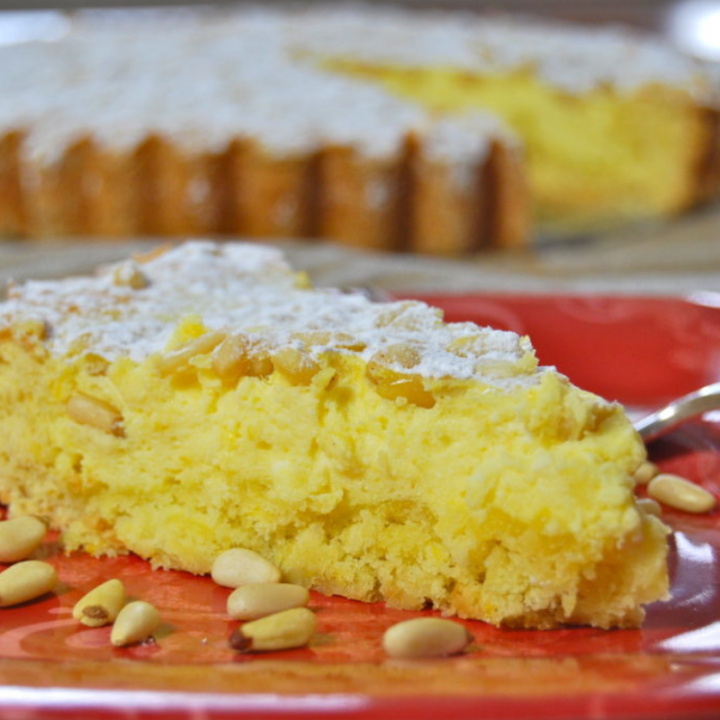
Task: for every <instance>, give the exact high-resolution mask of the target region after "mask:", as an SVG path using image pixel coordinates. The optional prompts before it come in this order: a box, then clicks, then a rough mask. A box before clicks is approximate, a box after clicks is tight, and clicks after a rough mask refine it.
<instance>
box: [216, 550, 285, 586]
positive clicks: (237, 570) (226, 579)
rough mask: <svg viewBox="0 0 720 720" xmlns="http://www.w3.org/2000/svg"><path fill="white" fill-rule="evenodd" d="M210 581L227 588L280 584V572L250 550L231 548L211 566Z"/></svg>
mask: <svg viewBox="0 0 720 720" xmlns="http://www.w3.org/2000/svg"><path fill="white" fill-rule="evenodd" d="M210 574H211V575H212V579H213V580H214V581H215V582H216V583H217V584H218V585H222V586H224V587H229V588H238V587H240V586H241V585H256V584H258V583H277V582H280V571H279V570H278V569H277V568H276V567H275V565H273V564H272V563H271V562H270V561H269V560H266V559H265V558H264V557H261V556H260V555H258V554H257V553H256V552H253V551H252V550H246V549H245V548H232V549H231V550H226V551H225V552H222V553H220V554H219V555H218V556H217V557H216V558H215V562H213V564H212V570H211V572H210Z"/></svg>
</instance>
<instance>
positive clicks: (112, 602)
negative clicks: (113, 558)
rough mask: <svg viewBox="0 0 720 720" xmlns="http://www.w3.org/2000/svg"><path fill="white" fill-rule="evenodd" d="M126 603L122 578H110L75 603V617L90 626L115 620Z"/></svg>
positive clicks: (98, 625) (100, 625) (101, 624)
mask: <svg viewBox="0 0 720 720" xmlns="http://www.w3.org/2000/svg"><path fill="white" fill-rule="evenodd" d="M124 605H125V586H124V585H123V584H122V582H121V581H120V580H115V579H113V580H108V581H107V582H104V583H103V584H102V585H98V586H97V587H96V588H94V589H93V590H91V591H90V592H89V593H87V594H86V595H85V596H84V597H82V598H80V600H78V601H77V603H75V607H74V608H73V617H74V618H75V619H76V620H79V621H80V622H81V623H82V624H83V625H87V626H88V627H102V626H103V625H107V624H108V623H111V622H115V618H117V616H118V614H119V612H120V611H121V610H122V608H123V606H124Z"/></svg>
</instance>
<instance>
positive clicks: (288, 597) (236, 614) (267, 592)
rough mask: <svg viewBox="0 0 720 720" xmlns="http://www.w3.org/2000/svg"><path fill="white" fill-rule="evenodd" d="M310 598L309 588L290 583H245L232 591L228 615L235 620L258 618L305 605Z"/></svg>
mask: <svg viewBox="0 0 720 720" xmlns="http://www.w3.org/2000/svg"><path fill="white" fill-rule="evenodd" d="M309 600H310V593H309V592H308V591H307V588H304V587H302V586H301V585H291V584H289V583H258V584H254V585H243V586H241V587H239V588H237V589H236V590H233V592H232V593H230V597H228V600H227V611H228V615H229V616H230V617H231V618H233V619H234V620H257V619H258V618H261V617H266V616H267V615H273V614H274V613H278V612H282V611H283V610H290V609H291V608H297V607H305V606H306V605H307V604H308V601H309Z"/></svg>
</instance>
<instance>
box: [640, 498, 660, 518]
mask: <svg viewBox="0 0 720 720" xmlns="http://www.w3.org/2000/svg"><path fill="white" fill-rule="evenodd" d="M637 505H638V507H639V508H640V509H641V510H643V511H644V512H645V513H646V514H647V515H654V516H655V517H660V516H661V515H662V508H661V507H660V503H657V502H655V500H653V499H652V498H640V499H639V500H638V501H637Z"/></svg>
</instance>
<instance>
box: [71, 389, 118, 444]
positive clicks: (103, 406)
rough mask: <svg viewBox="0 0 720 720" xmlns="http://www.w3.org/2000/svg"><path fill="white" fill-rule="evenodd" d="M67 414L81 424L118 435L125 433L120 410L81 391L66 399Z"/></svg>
mask: <svg viewBox="0 0 720 720" xmlns="http://www.w3.org/2000/svg"><path fill="white" fill-rule="evenodd" d="M67 414H68V415H69V416H70V417H71V418H72V419H73V420H74V421H75V422H78V423H80V424H81V425H90V426H91V427H95V428H98V430H104V431H105V432H107V433H110V434H111V435H117V436H118V437H123V436H124V435H125V429H124V427H123V417H122V415H121V414H120V412H119V411H118V410H117V409H116V408H114V407H113V406H112V405H110V403H106V402H105V401H104V400H99V399H98V398H96V397H92V396H90V395H86V394H85V393H83V392H79V393H75V395H73V396H72V397H71V398H70V400H68V404H67Z"/></svg>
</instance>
